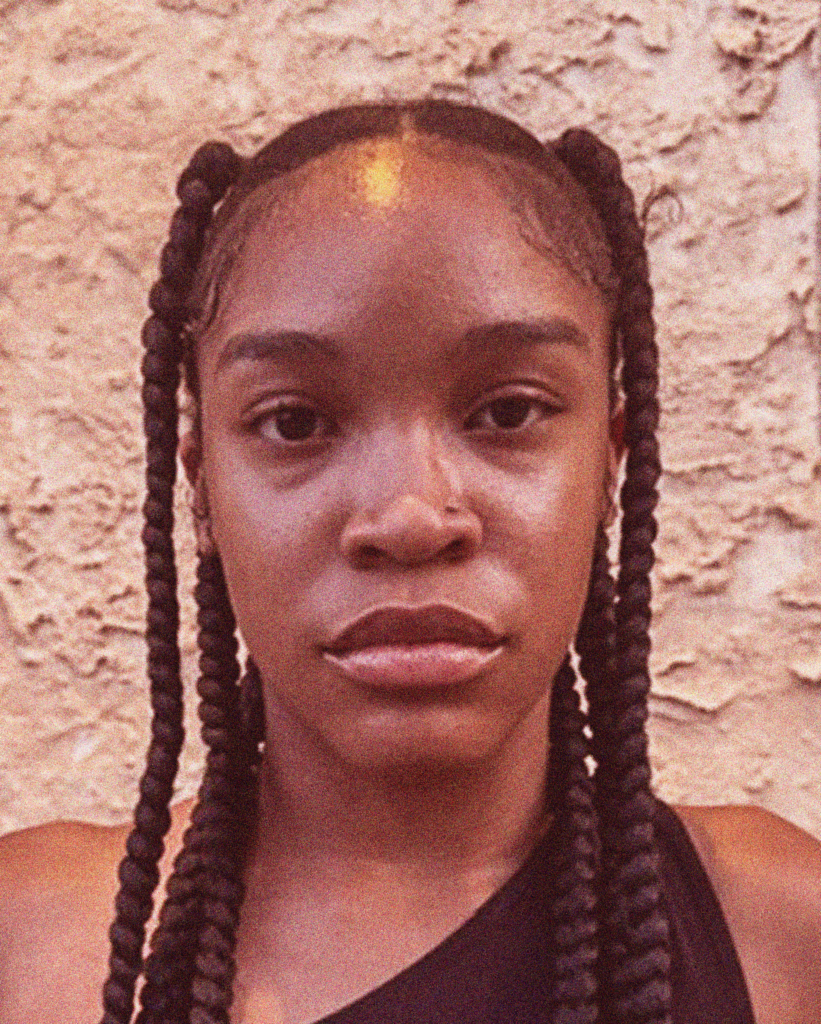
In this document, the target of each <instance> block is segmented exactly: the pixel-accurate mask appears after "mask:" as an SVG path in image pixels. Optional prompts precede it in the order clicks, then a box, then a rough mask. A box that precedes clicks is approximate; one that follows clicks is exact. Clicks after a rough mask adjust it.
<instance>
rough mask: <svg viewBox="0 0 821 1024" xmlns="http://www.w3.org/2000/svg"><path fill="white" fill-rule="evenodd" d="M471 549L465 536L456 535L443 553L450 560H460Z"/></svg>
mask: <svg viewBox="0 0 821 1024" xmlns="http://www.w3.org/2000/svg"><path fill="white" fill-rule="evenodd" d="M468 551H469V544H468V542H467V540H466V539H465V538H464V537H456V538H455V539H454V540H452V541H451V542H450V544H448V545H447V546H446V547H445V548H444V549H443V551H442V555H443V556H444V557H445V558H446V559H447V560H448V561H449V562H459V561H461V560H462V559H463V558H465V557H466V555H467V554H468Z"/></svg>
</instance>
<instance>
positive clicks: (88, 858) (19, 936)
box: [0, 807, 187, 1024]
mask: <svg viewBox="0 0 821 1024" xmlns="http://www.w3.org/2000/svg"><path fill="white" fill-rule="evenodd" d="M186 820H187V807H185V808H184V809H181V811H177V812H176V813H175V815H174V824H173V825H172V832H171V834H170V836H169V842H168V844H167V847H168V849H167V853H166V856H165V857H164V858H163V865H162V868H163V872H162V873H163V874H166V873H167V871H168V868H169V866H170V860H171V859H172V858H173V854H174V853H175V849H176V847H177V845H178V842H179V835H180V834H181V831H182V828H183V827H184V822H185V821H186ZM129 828H130V826H129V825H121V826H114V827H103V826H99V825H89V824H82V823H79V822H59V823H54V824H49V825H41V826H38V827H36V828H29V829H25V830H23V831H21V832H16V833H12V834H11V835H7V836H3V837H2V838H0V1024H17V1022H19V1021H21V1020H37V1021H39V1022H41V1024H51V1022H52V1021H54V1022H57V1021H60V1022H61V1024H73V1022H74V1021H77V1022H79V1021H84V1020H93V1019H95V1018H96V1017H99V1015H100V991H101V988H102V984H103V981H104V980H105V976H106V969H107V961H108V927H109V925H110V923H111V920H112V917H113V908H114V897H115V895H116V893H117V886H118V882H117V867H118V865H119V862H120V860H121V859H122V857H123V854H124V850H125V840H126V837H127V836H128V832H129Z"/></svg>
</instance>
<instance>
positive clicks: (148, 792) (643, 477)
mask: <svg viewBox="0 0 821 1024" xmlns="http://www.w3.org/2000/svg"><path fill="white" fill-rule="evenodd" d="M408 127H411V128H412V129H413V130H414V131H416V132H418V133H420V134H422V135H427V136H434V137H438V138H440V139H446V140H450V141H452V142H455V143H456V144H461V145H470V146H472V147H475V148H476V149H477V150H478V151H480V152H481V153H484V154H486V155H488V156H490V157H492V158H494V159H497V160H500V161H503V162H505V163H506V164H507V166H508V167H511V166H512V167H513V168H514V170H515V169H518V170H519V171H521V170H522V168H527V169H529V170H530V171H532V172H535V176H536V177H537V178H541V179H542V180H547V181H550V182H552V183H554V185H556V186H558V188H559V191H560V194H561V197H562V201H563V202H564V204H565V210H564V212H565V213H567V211H568V210H569V213H570V216H569V217H568V216H565V218H564V219H565V221H568V220H570V221H574V222H581V223H582V226H583V228H584V229H585V230H586V228H585V225H587V228H589V226H590V224H591V222H592V223H593V229H592V233H593V235H594V236H595V235H596V232H598V233H599V234H601V233H602V228H603V234H604V241H603V247H604V250H605V258H604V262H605V264H606V265H607V267H608V268H610V277H609V278H608V273H607V269H605V270H604V271H602V270H601V266H600V265H599V267H598V269H597V268H595V267H594V268H592V269H591V267H590V266H587V267H585V268H583V269H584V270H586V271H587V273H588V274H589V275H590V274H592V276H593V278H594V280H595V283H596V284H597V285H598V286H599V288H600V290H601V291H602V292H603V294H605V295H606V297H607V298H608V300H609V301H611V304H612V308H613V335H612V339H613V341H612V347H611V367H612V370H613V374H614V379H615V371H616V367H617V364H619V365H620V371H621V378H620V386H621V390H622V392H623V398H624V417H625V442H626V448H627V462H626V473H625V480H624V484H623V486H622V489H621V494H620V505H621V513H622V525H621V536H620V550H619V560H618V561H619V570H618V575H617V578H616V579H614V578H613V576H612V575H611V569H610V565H609V560H608V542H607V537H606V535H605V533H604V530H603V528H600V529H599V533H598V535H597V538H596V544H595V551H594V557H593V565H592V570H591V576H590V582H589V587H588V595H587V600H586V603H585V607H584V610H583V614H582V618H581V622H580V625H579V629H578V635H577V638H576V643H575V647H576V653H577V655H578V665H579V671H580V674H581V676H582V679H583V681H584V684H585V687H586V695H587V703H588V711H587V715H585V714H583V713H582V711H581V709H580V702H579V696H578V692H577V687H576V682H577V680H576V672H575V670H574V668H573V665H572V661H571V658H570V656H569V655H568V657H567V658H566V659H565V661H564V662H563V664H562V666H561V667H560V669H559V671H558V673H557V676H556V678H555V680H554V683H553V691H552V697H551V711H550V722H549V730H550V765H549V776H548V787H547V793H548V799H549V803H550V809H551V811H552V812H553V816H554V821H555V829H556V836H555V838H556V842H555V843H554V847H555V851H556V852H555V858H556V863H555V871H554V890H553V893H552V895H551V906H550V919H551V922H552V927H553V935H552V937H551V941H552V945H553V962H552V963H551V964H546V965H545V970H546V971H549V972H551V974H552V1003H551V1006H550V1007H549V1015H550V1019H551V1020H552V1021H553V1022H554V1024H595V1022H599V1024H605V1022H607V1024H669V1021H670V1003H671V992H670V982H669V975H670V970H669V967H670V963H669V950H668V944H669V940H668V933H667V923H666V921H665V918H664V915H663V911H662V907H661V895H660V882H659V871H658V854H657V851H656V847H655V842H654V830H653V813H654V802H653V796H652V794H651V791H650V769H649V762H648V755H647V738H646V734H645V722H646V719H647V695H648V691H649V685H650V679H649V674H648V657H649V651H650V641H649V625H650V570H651V568H652V564H653V541H654V538H655V533H656V526H655V519H654V509H655V505H656V500H657V483H658V478H659V473H660V462H659V450H658V441H657V438H656V430H657V425H658V401H657V384H658V369H657V364H658V357H657V350H656V345H655V340H654V324H653V318H652V292H651V288H650V284H649V275H648V266H647V257H646V252H645V248H644V240H643V234H642V230H641V227H640V225H639V223H638V220H637V217H636V213H635V206H634V202H633V197H632V195H631V193H630V190H629V189H628V187H627V185H626V184H625V183H624V181H623V179H622V176H621V170H620V166H619V162H618V158H617V157H616V155H615V153H614V152H613V151H612V150H611V149H609V148H608V147H607V146H606V145H604V144H603V143H602V142H600V141H599V140H598V139H597V138H596V137H595V136H594V135H592V134H591V133H590V132H588V131H586V130H583V129H571V130H569V131H567V132H565V133H564V134H563V135H562V136H561V138H560V139H559V140H558V141H557V142H554V143H549V144H547V145H542V144H541V143H540V142H539V141H538V140H537V139H535V138H534V137H533V136H532V135H530V134H529V133H527V132H526V131H524V130H523V129H521V128H519V127H518V126H517V125H515V124H513V123H512V122H510V121H508V120H507V119H506V118H503V117H500V116H498V115H495V114H491V113H489V112H487V111H484V110H481V109H479V108H476V107H470V106H462V105H458V104H454V103H450V102H447V101H421V102H412V103H403V104H373V105H358V106H352V107H345V108H341V109H338V110H333V111H329V112H327V113H324V114H320V115H318V116H316V117H312V118H309V119H308V120H306V121H303V122H301V123H299V124H297V125H295V126H294V127H292V128H290V129H288V130H287V131H285V132H284V133H283V134H282V135H280V136H279V137H278V138H276V139H275V140H274V141H273V142H271V143H269V144H268V145H267V146H265V147H264V148H263V149H262V150H260V152H259V153H258V154H257V155H256V156H255V157H253V158H251V159H249V160H243V159H241V158H240V157H238V156H237V155H236V154H235V153H234V152H233V151H232V150H231V149H230V147H228V146H226V145H224V144H219V143H208V144H206V145H205V146H203V147H202V148H200V149H199V150H198V151H197V152H196V153H195V155H194V157H193V158H192V160H191V162H190V164H189V165H188V167H187V168H186V169H185V171H184V172H183V174H182V176H181V177H180V180H179V183H178V186H177V195H178V198H179V200H180V206H179V208H178V209H177V211H176V212H175V213H174V215H173V217H172V220H171V226H170V232H169V240H168V242H167V244H166V245H165V247H164V249H163V250H162V256H161V260H160V279H159V281H158V282H157V283H156V284H155V285H154V287H153V288H152V290H151V293H150V296H149V305H150V308H151V316H150V317H149V319H148V321H147V322H146V324H145V327H144V329H143V343H144V347H145V356H144V359H143V376H144V384H143V402H144V410H145V414H144V426H145V434H146V439H147V442H146V443H147V497H146V500H145V506H144V517H145V526H144V529H143V542H144V546H145V556H146V583H147V589H148V595H149V605H148V619H147V641H148V673H149V679H150V687H151V702H152V709H153V718H152V726H151V742H150V746H149V751H148V758H147V767H146V769H145V773H144V775H143V777H142V780H141V782H140V796H139V801H138V804H137V807H136V811H135V815H134V825H133V829H132V831H131V834H130V835H129V838H128V841H127V853H126V856H125V858H124V860H123V861H122V863H121V865H120V869H119V879H120V891H119V893H118V895H117V899H116V905H115V919H114V923H113V924H112V926H111V929H110V939H111V955H110V963H109V977H108V980H107V981H106V983H105V986H104V990H103V1008H104V1012H103V1017H102V1024H130V1022H131V1020H132V1018H133V1016H134V996H135V990H136V986H137V982H138V980H139V979H140V977H141V976H142V987H141V990H140V1009H139V1011H138V1013H137V1017H136V1020H137V1024H229V1019H230V1017H229V1012H230V1005H231V995H232V980H233V975H234V969H235V965H234V948H235V940H236V931H237V924H238V917H239V910H240V905H241V902H242V874H243V866H244V857H245V850H246V845H247V838H248V835H249V831H250V827H251V823H252V821H253V817H254V807H255V799H256V790H257V782H256V773H257V767H258V763H259V758H260V747H261V744H262V741H263V732H264V727H263V715H262V706H261V696H260V679H259V673H258V672H257V670H256V667H255V666H254V665H253V663H252V662H249V663H248V665H247V666H246V670H245V672H244V674H242V673H241V671H240V666H239V663H238V660H237V651H238V645H237V640H236V636H235V632H236V625H235V621H234V616H233V612H232V609H231V605H230V602H229V599H228V594H227V590H226V586H225V580H224V578H223V573H222V566H221V564H220V560H219V556H218V554H216V553H215V552H207V553H203V554H200V555H199V556H198V558H199V564H198V570H197V586H196V589H195V596H196V601H197V605H198V625H199V648H200V677H199V681H198V687H197V688H198V692H199V696H200V700H201V703H200V718H201V722H202V734H203V738H204V740H205V743H206V747H207V757H206V766H205V771H204V776H203V781H202V784H201V787H200V790H199V794H198V799H197V802H196V805H195V809H194V811H193V814H192V817H191V824H190V826H189V828H188V830H187V832H186V834H185V836H184V838H183V843H182V848H181V850H180V852H179V854H178V856H177V858H176V860H175V863H174V868H173V872H172V874H171V877H170V879H169V881H168V885H167V892H166V899H165V902H164V904H163V906H162V908H161V911H160V917H159V924H158V926H157V928H156V931H155V933H154V935H153V936H152V938H151V948H150V953H149V955H148V956H147V957H146V958H145V959H143V949H144V945H145V929H146V922H147V921H148V920H149V918H150V916H151V912H152V903H153V893H154V890H155V888H156V886H157V884H158V879H159V871H158V862H159V859H160V857H161V855H162V851H163V840H164V836H165V834H166V832H167V830H168V828H169V824H170V814H169V809H168V807H169V802H170V799H171V794H172V785H173V780H174V777H175V773H176V769H177V763H178V759H179V753H180V748H181V744H182V738H183V730H182V690H181V683H180V655H179V646H178V639H177V634H178V628H179V610H178V605H177V595H176V572H175V566H174V554H173V538H172V531H173V514H172V504H173V488H174V479H175V462H176V449H177V440H178V437H177V391H178V387H179V383H180V375H181V367H184V369H185V375H186V381H187V384H188V387H189V390H190V391H191V393H192V394H193V396H194V399H195V403H196V400H197V398H198V381H197V377H196V360H195V357H194V342H195V337H196V334H197V333H198V330H201V329H202V323H203V319H204V318H206V319H207V317H208V315H209V310H208V308H207V307H208V305H209V303H210V304H211V305H212V306H213V304H214V303H215V302H216V301H218V288H219V283H220V280H221V279H224V276H225V274H226V273H227V272H228V271H229V270H230V265H231V261H232V259H233V258H234V257H235V255H236V251H237V250H236V247H235V248H234V249H231V248H230V245H229V246H226V245H225V244H222V245H220V239H221V238H223V240H224V236H226V235H228V234H230V233H229V232H227V231H226V226H228V225H232V226H234V227H236V220H237V219H239V220H240V221H241V218H242V213H243V210H244V209H245V208H247V206H248V198H249V196H251V194H252V193H253V192H254V191H255V190H256V189H257V188H258V187H259V186H260V185H261V184H263V183H264V182H266V181H269V180H271V179H274V178H278V177H280V176H282V175H285V174H288V173H289V172H291V171H294V170H296V169H298V168H301V167H303V166H304V165H305V164H307V163H308V162H309V161H310V160H312V159H314V158H315V157H317V156H319V155H321V154H323V153H326V152H328V151H329V150H331V149H333V148H334V147H336V146H339V145H343V144H345V143H350V142H354V141H359V140H363V139H367V138H375V137H385V136H396V135H400V134H402V132H403V131H405V130H407V129H408ZM514 192H515V189H514ZM512 201H515V197H514V200H512ZM217 207H218V209H217V212H216V216H215V217H212V215H213V212H214V210H215V208H217ZM536 210H537V216H539V217H540V218H541V219H546V218H549V223H548V224H547V225H546V227H547V228H548V229H549V230H551V231H553V232H555V231H556V230H561V229H560V228H557V225H556V223H555V222H554V221H553V217H554V216H555V213H554V214H550V215H549V214H546V213H545V212H544V211H542V210H541V209H540V208H539V204H538V202H537V203H536ZM589 233H590V232H589V231H588V234H589ZM241 234H242V232H241V230H240V231H234V234H233V236H232V237H236V236H237V235H241ZM600 248H601V246H600ZM582 249H583V250H585V249H586V250H587V251H589V249H590V244H589V242H588V243H587V244H586V246H585V244H583V245H582ZM589 262H590V259H589V256H588V263H589ZM593 262H595V260H594V261H593ZM599 264H601V259H599ZM192 324H193V325H195V326H194V327H193V329H192ZM195 408H196V406H195ZM195 415H196V411H195ZM195 425H196V424H195ZM588 725H589V734H590V740H589V741H588V738H587V736H588V728H587V727H588ZM589 753H592V755H593V758H594V761H595V765H596V767H595V772H594V773H593V775H592V776H591V774H590V772H589V771H588V767H587V759H588V754H589Z"/></svg>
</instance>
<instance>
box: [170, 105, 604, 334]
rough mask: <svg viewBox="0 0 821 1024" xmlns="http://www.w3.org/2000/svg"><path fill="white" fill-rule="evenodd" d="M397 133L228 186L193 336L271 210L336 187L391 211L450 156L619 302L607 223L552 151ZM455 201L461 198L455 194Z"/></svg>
mask: <svg viewBox="0 0 821 1024" xmlns="http://www.w3.org/2000/svg"><path fill="white" fill-rule="evenodd" d="M392 130H393V132H394V133H393V134H382V135H370V136H365V137H360V138H354V139H346V140H342V141H341V142H338V143H336V144H335V145H331V146H329V147H328V148H327V149H324V150H321V151H320V152H318V153H316V154H313V155H311V156H309V157H308V158H307V159H306V160H305V161H304V162H303V163H297V164H296V165H294V166H291V167H289V168H288V169H286V170H280V171H279V173H276V174H272V175H270V176H267V177H266V176H262V177H260V176H252V181H253V187H251V188H249V189H248V190H247V191H246V190H245V188H244V187H242V186H240V187H239V188H238V189H237V190H236V191H235V192H234V194H233V195H232V194H230V193H229V197H228V200H227V202H226V204H225V206H224V208H223V209H220V210H219V211H218V213H217V216H216V217H215V220H214V224H213V225H212V227H211V229H210V230H209V233H208V238H207V241H206V245H205V249H204V253H203V258H202V260H201V263H200V266H199V268H198V272H197V275H196V277H195V281H194V287H193V289H192V294H191V296H190V310H191V320H190V323H189V337H190V338H196V337H199V336H201V334H202V332H203V331H204V330H205V329H207V327H208V325H209V324H210V323H211V322H213V318H214V316H215V314H216V311H217V306H218V305H219V303H220V295H224V294H225V291H226V288H225V286H226V285H227V282H228V279H229V278H230V277H231V275H232V273H233V272H234V269H235V266H236V263H237V260H238V259H239V258H240V256H241V253H242V251H243V249H244V248H245V244H246V242H247V240H248V238H249V236H250V234H251V233H252V232H253V230H254V228H255V227H257V226H258V225H259V224H260V223H261V222H262V221H264V220H266V219H267V218H268V217H269V216H270V214H271V213H272V212H273V211H275V210H276V211H277V213H278V215H279V216H285V217H299V216H302V215H305V213H306V205H307V204H306V199H308V198H309V196H310V195H311V193H315V194H316V195H320V194H321V193H323V192H325V191H326V190H328V189H330V190H331V191H335V190H338V188H339V187H340V185H341V186H342V188H343V190H345V191H346V195H347V197H348V199H350V200H353V201H354V202H355V203H360V204H362V205H365V206H367V207H369V208H370V209H371V210H374V211H382V212H385V213H387V212H389V211H390V210H391V209H393V208H395V207H396V206H397V205H398V204H399V203H401V202H402V201H403V200H404V199H410V198H411V196H410V193H409V190H410V189H412V184H411V182H412V179H413V177H414V169H415V167H416V165H417V163H418V162H419V161H422V162H423V163H424V162H425V161H426V160H430V159H433V160H443V161H445V163H446V164H447V165H448V167H450V168H454V167H461V168H462V169H463V170H464V171H465V172H466V177H465V178H464V179H463V181H464V182H465V183H466V184H468V186H469V183H470V177H471V172H472V173H474V174H475V173H476V172H478V174H479V176H480V178H482V179H484V181H485V182H486V183H489V184H490V185H491V187H492V188H493V189H494V190H495V191H497V193H498V194H499V195H500V196H501V198H502V199H503V201H504V202H505V203H506V205H507V206H508V208H509V209H510V211H511V213H512V214H513V215H514V216H515V217H516V218H517V220H518V222H519V228H520V232H521V235H522V237H523V239H524V240H525V241H527V242H528V244H530V245H532V246H533V247H534V248H536V249H537V250H538V251H539V252H541V253H542V255H544V257H545V258H546V259H548V260H552V261H556V262H558V263H559V264H561V265H563V266H564V267H565V268H566V269H568V270H569V271H570V272H571V273H572V274H574V276H576V277H577V278H578V279H579V280H581V281H582V282H583V283H584V284H587V285H590V286H593V287H595V288H596V289H598V290H599V291H600V293H601V294H602V297H603V298H604V299H605V301H606V302H607V303H608V304H611V303H614V301H615V296H616V293H617V290H618V281H617V279H616V276H615V274H614V271H613V266H612V262H611V257H610V251H609V246H608V243H607V240H606V237H605V231H604V227H603V225H602V223H601V221H600V219H599V217H598V215H597V214H596V213H595V211H594V210H593V208H592V206H591V204H590V201H589V199H588V198H587V197H586V195H585V194H584V191H583V189H582V188H581V186H580V185H579V184H578V182H576V181H575V180H574V179H573V178H572V176H571V175H570V173H569V172H568V170H567V169H566V168H565V167H564V166H563V165H562V164H561V162H560V161H559V160H558V159H557V158H556V157H555V156H554V155H553V154H552V153H551V152H550V151H549V150H545V151H544V159H543V166H541V167H539V168H537V167H535V166H533V165H532V164H531V163H530V162H528V161H527V160H524V159H522V157H521V156H520V155H518V154H514V155H510V154H507V153H505V152H499V151H496V150H491V149H489V148H487V149H486V148H484V147H483V146H480V145H478V144H477V143H476V142H474V141H473V140H468V141H463V140H462V139H459V138H453V137H446V136H442V135H437V134H435V133H433V132H429V131H427V130H424V129H422V130H420V128H419V126H418V125H416V124H414V123H413V121H412V119H409V118H408V117H405V118H403V119H401V120H400V121H399V122H398V123H397V124H396V125H394V127H393V129H392ZM455 201H459V200H458V198H456V197H455Z"/></svg>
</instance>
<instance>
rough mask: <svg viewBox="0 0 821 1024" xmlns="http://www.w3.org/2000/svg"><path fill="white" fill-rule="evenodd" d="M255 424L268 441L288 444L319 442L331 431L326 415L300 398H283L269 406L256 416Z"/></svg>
mask: <svg viewBox="0 0 821 1024" xmlns="http://www.w3.org/2000/svg"><path fill="white" fill-rule="evenodd" d="M253 426H254V427H255V429H256V430H257V431H258V432H259V433H260V434H261V435H262V436H263V437H265V438H267V439H268V440H271V441H280V442H285V443H287V444H300V443H305V442H306V441H317V440H319V439H320V438H322V437H325V436H326V435H327V434H328V433H330V425H329V424H328V422H327V421H326V420H325V418H324V417H323V416H322V415H321V414H320V413H319V412H318V411H317V410H316V409H315V408H314V407H313V406H312V405H309V404H308V403H307V402H304V401H301V400H300V399H298V398H283V399H280V400H279V401H278V402H276V403H274V404H272V405H269V406H267V408H265V409H264V410H263V411H262V412H261V413H260V414H259V415H258V416H257V417H256V418H255V420H254V422H253Z"/></svg>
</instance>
